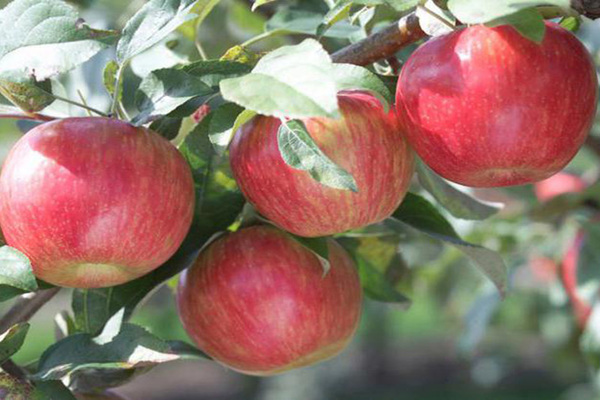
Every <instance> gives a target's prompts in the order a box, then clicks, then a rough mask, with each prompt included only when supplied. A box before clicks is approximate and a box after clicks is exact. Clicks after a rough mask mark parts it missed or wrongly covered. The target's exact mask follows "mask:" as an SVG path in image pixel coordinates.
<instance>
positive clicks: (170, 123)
mask: <svg viewBox="0 0 600 400" xmlns="http://www.w3.org/2000/svg"><path fill="white" fill-rule="evenodd" d="M182 122H183V121H182V119H181V118H172V117H166V116H165V117H160V118H159V119H157V120H155V121H154V122H152V123H151V124H150V129H151V130H153V131H154V132H156V133H158V134H159V135H160V136H162V137H164V138H165V139H167V140H173V139H175V138H176V137H177V135H178V134H179V130H180V129H181V124H182Z"/></svg>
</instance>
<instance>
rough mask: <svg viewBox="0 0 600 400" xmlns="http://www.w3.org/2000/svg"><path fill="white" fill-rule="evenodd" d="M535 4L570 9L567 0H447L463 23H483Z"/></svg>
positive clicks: (452, 10)
mask: <svg viewBox="0 0 600 400" xmlns="http://www.w3.org/2000/svg"><path fill="white" fill-rule="evenodd" d="M537 6H556V7H560V8H562V9H564V10H570V6H571V4H570V1H569V0H494V1H481V0H449V1H448V8H449V9H450V11H451V12H452V14H454V16H455V17H456V18H458V20H459V21H461V22H462V23H464V24H485V23H487V22H490V21H493V20H496V19H499V18H502V17H506V16H508V15H511V14H514V13H516V12H518V11H521V10H525V9H527V8H532V7H537Z"/></svg>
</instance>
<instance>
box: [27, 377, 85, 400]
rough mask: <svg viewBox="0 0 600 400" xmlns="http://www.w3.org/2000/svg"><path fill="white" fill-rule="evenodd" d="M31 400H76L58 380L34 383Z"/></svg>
mask: <svg viewBox="0 0 600 400" xmlns="http://www.w3.org/2000/svg"><path fill="white" fill-rule="evenodd" d="M31 400H77V399H76V398H75V396H74V395H73V394H72V393H71V391H70V390H69V389H67V387H66V386H65V385H64V384H63V383H62V382H61V381H58V380H52V381H43V382H42V381H36V382H35V390H34V392H33V397H32V399H31Z"/></svg>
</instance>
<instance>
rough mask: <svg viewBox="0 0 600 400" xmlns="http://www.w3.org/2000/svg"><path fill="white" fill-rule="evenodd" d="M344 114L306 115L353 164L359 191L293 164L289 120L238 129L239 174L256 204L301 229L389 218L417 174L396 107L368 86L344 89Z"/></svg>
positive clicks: (342, 159) (331, 153) (320, 136)
mask: <svg viewBox="0 0 600 400" xmlns="http://www.w3.org/2000/svg"><path fill="white" fill-rule="evenodd" d="M338 99H339V105H340V109H341V113H342V118H341V119H339V120H334V119H327V118H310V119H306V120H305V121H304V123H305V124H306V127H307V129H308V132H309V133H310V135H311V137H312V138H313V139H314V141H315V142H316V144H317V145H318V146H319V148H320V149H321V150H322V151H323V153H325V154H326V155H327V156H328V157H329V158H330V159H331V160H332V161H333V162H335V163H336V164H337V165H339V166H341V167H342V168H344V169H345V170H346V171H348V172H350V173H351V174H352V175H353V176H354V179H355V180H356V183H357V186H358V193H355V192H352V191H348V190H341V189H333V188H330V187H327V186H324V185H322V184H320V183H319V182H317V181H316V180H315V179H313V178H312V177H311V176H310V174H309V173H308V172H306V171H301V170H298V169H294V168H292V167H290V166H289V165H287V164H286V163H285V161H284V160H283V158H282V157H281V154H280V152H279V149H278V146H277V131H278V129H279V126H280V125H281V122H280V121H279V120H278V119H276V118H269V117H262V116H261V117H257V118H254V119H253V120H252V121H250V122H249V123H248V124H246V125H245V126H243V127H242V128H241V129H240V131H238V132H237V134H236V135H235V138H234V140H233V143H232V145H231V149H230V159H231V167H232V170H233V174H234V176H235V178H236V180H237V182H238V184H239V186H240V189H241V190H242V192H243V193H244V195H245V196H246V198H247V199H248V201H249V202H250V203H252V204H253V205H254V206H255V207H256V209H257V210H258V211H259V212H260V213H261V214H263V215H264V216H265V217H267V218H269V219H270V220H271V221H273V222H274V223H275V224H276V225H278V226H280V227H282V228H284V229H285V230H287V231H289V232H293V233H295V234H297V235H300V236H326V235H330V234H334V233H339V232H343V231H346V230H349V229H355V228H360V227H362V226H365V225H369V224H372V223H375V222H379V221H382V220H383V219H385V218H387V217H389V216H390V214H391V213H392V212H393V211H394V210H395V209H396V208H397V207H398V205H399V204H400V202H401V201H402V199H403V198H404V195H405V194H406V191H407V190H408V186H409V184H410V180H411V177H412V175H413V154H412V151H411V150H410V148H409V147H408V145H407V143H406V141H405V139H404V135H403V132H402V129H401V127H400V125H399V124H398V121H397V118H396V116H395V114H394V113H393V112H389V113H385V112H384V109H383V107H382V106H381V104H380V102H379V101H378V100H377V99H376V98H375V97H373V96H371V95H369V94H366V93H361V92H345V93H341V94H340V95H339V96H338Z"/></svg>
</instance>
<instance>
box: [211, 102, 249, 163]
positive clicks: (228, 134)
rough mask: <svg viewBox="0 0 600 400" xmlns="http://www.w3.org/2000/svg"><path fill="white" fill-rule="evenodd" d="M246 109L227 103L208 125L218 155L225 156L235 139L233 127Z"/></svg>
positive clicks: (215, 113) (217, 110)
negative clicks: (232, 140)
mask: <svg viewBox="0 0 600 400" xmlns="http://www.w3.org/2000/svg"><path fill="white" fill-rule="evenodd" d="M242 111H244V109H243V108H242V107H240V106H238V105H237V104H233V103H225V104H223V105H222V106H221V107H219V108H217V109H216V110H215V111H214V115H213V117H212V118H211V120H210V123H209V124H208V137H209V139H210V142H211V143H212V144H213V146H214V147H215V151H216V152H217V153H218V154H224V153H225V151H227V147H229V143H230V142H231V139H232V138H233V132H234V131H233V126H234V125H235V123H236V121H237V118H238V117H239V115H240V114H241V113H242Z"/></svg>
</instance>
